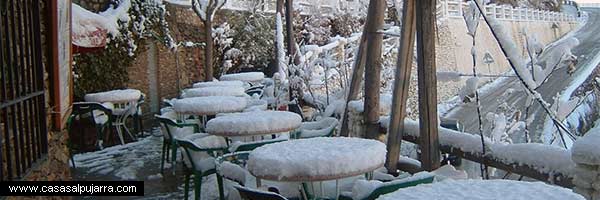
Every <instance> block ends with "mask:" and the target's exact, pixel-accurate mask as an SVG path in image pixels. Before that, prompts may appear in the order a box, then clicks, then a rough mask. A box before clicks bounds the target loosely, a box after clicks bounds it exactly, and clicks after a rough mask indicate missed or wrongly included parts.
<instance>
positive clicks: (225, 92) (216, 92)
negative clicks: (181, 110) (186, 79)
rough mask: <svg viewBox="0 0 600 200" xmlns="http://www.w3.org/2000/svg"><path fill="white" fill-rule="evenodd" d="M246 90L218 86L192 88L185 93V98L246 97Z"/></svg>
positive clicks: (183, 95)
mask: <svg viewBox="0 0 600 200" xmlns="http://www.w3.org/2000/svg"><path fill="white" fill-rule="evenodd" d="M244 95H246V90H245V89H244V88H243V87H238V86H218V87H201V88H191V89H186V90H184V91H183V94H182V97H183V98H190V97H208V96H244Z"/></svg>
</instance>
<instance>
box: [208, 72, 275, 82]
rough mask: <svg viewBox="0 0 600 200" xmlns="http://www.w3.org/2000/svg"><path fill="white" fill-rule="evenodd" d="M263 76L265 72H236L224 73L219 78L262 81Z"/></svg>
mask: <svg viewBox="0 0 600 200" xmlns="http://www.w3.org/2000/svg"><path fill="white" fill-rule="evenodd" d="M264 78H265V74H264V73H262V72H243V73H236V74H225V75H223V76H221V77H220V78H219V80H221V81H246V82H256V81H262V80H263V79H264Z"/></svg>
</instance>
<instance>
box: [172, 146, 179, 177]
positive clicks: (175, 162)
mask: <svg viewBox="0 0 600 200" xmlns="http://www.w3.org/2000/svg"><path fill="white" fill-rule="evenodd" d="M177 148H179V145H177V144H171V167H172V171H173V174H175V166H176V165H177Z"/></svg>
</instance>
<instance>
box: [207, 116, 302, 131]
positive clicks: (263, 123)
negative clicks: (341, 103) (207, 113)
mask: <svg viewBox="0 0 600 200" xmlns="http://www.w3.org/2000/svg"><path fill="white" fill-rule="evenodd" d="M301 123H302V117H300V115H298V114H296V113H293V112H286V111H252V112H244V113H232V114H227V115H224V116H219V117H217V118H214V119H211V120H210V121H208V122H207V123H206V132H207V133H209V134H211V135H218V136H224V137H237V136H254V135H268V134H273V133H282V132H287V131H292V130H295V129H297V128H298V127H300V124H301Z"/></svg>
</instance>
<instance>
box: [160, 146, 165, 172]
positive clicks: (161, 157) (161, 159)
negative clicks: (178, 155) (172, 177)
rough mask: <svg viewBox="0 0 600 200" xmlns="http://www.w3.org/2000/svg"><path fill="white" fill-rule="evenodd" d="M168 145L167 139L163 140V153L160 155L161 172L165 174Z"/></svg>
mask: <svg viewBox="0 0 600 200" xmlns="http://www.w3.org/2000/svg"><path fill="white" fill-rule="evenodd" d="M166 147H167V143H166V142H165V141H163V145H162V153H161V155H160V173H161V174H163V171H164V169H165V151H166V150H165V149H166Z"/></svg>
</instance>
